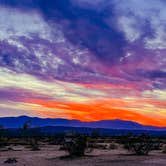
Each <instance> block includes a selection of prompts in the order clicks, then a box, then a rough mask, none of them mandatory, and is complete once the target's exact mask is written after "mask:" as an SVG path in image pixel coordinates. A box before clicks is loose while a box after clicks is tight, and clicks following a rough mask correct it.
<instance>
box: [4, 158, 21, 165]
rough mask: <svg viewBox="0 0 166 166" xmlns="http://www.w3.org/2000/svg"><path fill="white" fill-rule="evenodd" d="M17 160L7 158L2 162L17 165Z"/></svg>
mask: <svg viewBox="0 0 166 166" xmlns="http://www.w3.org/2000/svg"><path fill="white" fill-rule="evenodd" d="M17 162H18V161H17V159H16V158H8V159H7V160H5V161H4V163H6V164H13V163H17Z"/></svg>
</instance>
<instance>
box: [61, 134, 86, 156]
mask: <svg viewBox="0 0 166 166" xmlns="http://www.w3.org/2000/svg"><path fill="white" fill-rule="evenodd" d="M86 148H87V140H86V137H85V136H81V135H80V136H74V137H70V138H69V137H68V138H66V139H65V143H64V149H65V150H66V151H68V152H69V156H76V157H79V156H84V154H85V150H86Z"/></svg>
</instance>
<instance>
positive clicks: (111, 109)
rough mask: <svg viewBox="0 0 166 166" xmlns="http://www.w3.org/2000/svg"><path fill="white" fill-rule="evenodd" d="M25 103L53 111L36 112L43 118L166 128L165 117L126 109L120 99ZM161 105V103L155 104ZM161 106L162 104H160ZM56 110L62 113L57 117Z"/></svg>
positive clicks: (125, 105) (125, 104)
mask: <svg viewBox="0 0 166 166" xmlns="http://www.w3.org/2000/svg"><path fill="white" fill-rule="evenodd" d="M24 102H26V103H31V104H38V105H40V106H42V107H43V108H51V109H52V110H54V111H51V112H50V111H42V110H36V111H37V112H38V114H40V115H41V116H45V117H51V118H57V117H68V118H69V119H78V120H81V121H97V120H106V119H107V120H108V119H122V120H130V121H135V122H138V123H141V124H143V125H154V126H166V117H162V116H160V115H158V116H151V115H150V114H148V115H147V114H144V112H140V111H139V112H138V111H136V110H132V109H128V110H127V106H128V105H129V103H128V102H126V101H123V100H120V99H111V100H107V101H106V100H105V101H95V102H92V103H71V102H58V101H45V100H31V99H28V100H26V101H24ZM157 104H159V105H160V104H161V103H157ZM162 104H163V103H162ZM56 110H61V111H62V112H61V113H59V112H58V115H57V113H56Z"/></svg>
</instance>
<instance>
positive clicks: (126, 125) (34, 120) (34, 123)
mask: <svg viewBox="0 0 166 166" xmlns="http://www.w3.org/2000/svg"><path fill="white" fill-rule="evenodd" d="M26 122H29V123H30V125H31V127H32V128H35V127H47V126H52V127H55V126H56V127H57V126H64V127H83V128H103V129H120V130H123V129H124V130H162V131H164V130H165V131H166V127H156V126H144V125H141V124H139V123H136V122H132V121H125V120H119V119H116V120H101V121H95V122H83V121H79V120H67V119H51V118H50V119H49V118H45V119H44V118H38V117H28V116H20V117H1V118H0V125H1V126H3V127H4V128H22V126H23V124H24V123H26Z"/></svg>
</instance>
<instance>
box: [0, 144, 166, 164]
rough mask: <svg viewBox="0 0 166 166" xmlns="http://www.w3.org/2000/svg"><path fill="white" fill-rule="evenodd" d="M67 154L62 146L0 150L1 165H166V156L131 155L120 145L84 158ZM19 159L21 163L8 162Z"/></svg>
mask: <svg viewBox="0 0 166 166" xmlns="http://www.w3.org/2000/svg"><path fill="white" fill-rule="evenodd" d="M66 155H68V154H67V152H65V151H63V150H60V146H59V145H46V144H45V145H40V150H39V151H31V149H29V148H28V147H26V146H23V145H17V146H16V145H12V146H10V147H8V148H7V150H5V149H1V151H0V166H8V165H12V166H110V165H111V166H165V165H166V154H164V153H162V152H161V150H157V151H156V150H154V151H151V152H150V153H149V155H147V156H137V155H133V154H131V153H129V152H128V151H127V150H125V149H123V148H122V147H121V146H120V145H119V146H118V148H117V149H93V150H92V152H90V153H86V156H84V157H80V158H67V157H63V158H62V156H66ZM9 158H15V159H16V160H17V163H4V162H5V161H6V160H7V159H9Z"/></svg>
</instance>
